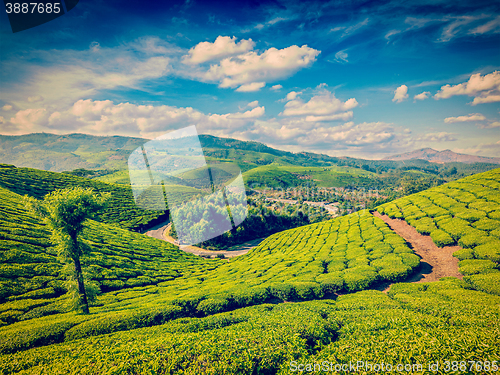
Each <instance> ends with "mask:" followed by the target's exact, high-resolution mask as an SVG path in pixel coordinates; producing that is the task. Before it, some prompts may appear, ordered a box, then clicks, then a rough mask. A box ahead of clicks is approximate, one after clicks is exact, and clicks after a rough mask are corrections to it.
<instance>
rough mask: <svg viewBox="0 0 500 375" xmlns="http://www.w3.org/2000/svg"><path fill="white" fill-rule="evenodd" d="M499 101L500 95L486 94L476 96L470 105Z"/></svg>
mask: <svg viewBox="0 0 500 375" xmlns="http://www.w3.org/2000/svg"><path fill="white" fill-rule="evenodd" d="M495 102H500V95H491V94H490V95H487V96H485V97H477V98H474V100H473V101H472V103H471V104H472V105H476V104H484V103H495Z"/></svg>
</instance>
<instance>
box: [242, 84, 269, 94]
mask: <svg viewBox="0 0 500 375" xmlns="http://www.w3.org/2000/svg"><path fill="white" fill-rule="evenodd" d="M265 85H266V83H265V82H252V83H247V84H245V85H241V86H240V87H238V88H237V89H236V91H238V92H252V91H259V90H260V89H261V88H263V87H264V86H265Z"/></svg>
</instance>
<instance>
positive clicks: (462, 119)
mask: <svg viewBox="0 0 500 375" xmlns="http://www.w3.org/2000/svg"><path fill="white" fill-rule="evenodd" d="M485 120H486V117H484V116H483V115H482V114H480V113H470V114H469V115H468V116H458V117H447V118H445V119H444V122H446V123H447V124H451V123H454V122H470V121H485Z"/></svg>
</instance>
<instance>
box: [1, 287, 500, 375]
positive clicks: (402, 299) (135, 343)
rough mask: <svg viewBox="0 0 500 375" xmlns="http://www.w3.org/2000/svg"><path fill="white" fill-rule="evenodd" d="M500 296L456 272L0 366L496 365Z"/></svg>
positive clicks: (66, 369) (197, 369)
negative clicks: (476, 287)
mask: <svg viewBox="0 0 500 375" xmlns="http://www.w3.org/2000/svg"><path fill="white" fill-rule="evenodd" d="M499 304H500V297H496V296H491V295H488V294H486V293H482V292H477V291H472V290H468V289H467V286H466V285H465V283H463V282H459V281H458V280H456V279H450V280H445V281H440V282H436V283H424V284H398V285H395V286H394V287H393V289H391V292H390V293H389V295H386V294H384V293H382V292H378V291H362V292H357V293H353V294H348V295H344V296H340V297H339V298H338V299H337V300H336V301H333V300H325V301H311V302H302V303H287V304H278V305H274V304H263V305H260V306H253V307H247V308H242V309H238V310H235V311H231V312H225V313H221V314H216V315H212V316H208V317H204V318H194V317H191V318H180V319H175V320H172V321H170V322H167V323H165V324H163V325H161V326H157V327H148V328H141V329H133V330H130V331H127V332H116V333H113V334H109V335H101V336H98V337H85V336H83V337H82V338H81V339H80V340H78V341H69V340H70V339H71V337H70V334H68V335H67V340H68V341H67V342H64V343H61V344H58V345H50V346H44V347H39V348H34V349H31V350H24V351H19V352H17V353H13V354H4V355H0V373H1V374H10V373H19V374H33V373H37V374H47V375H48V374H56V373H58V374H76V373H78V374H96V373H109V374H121V373H132V374H158V373H160V374H164V373H165V374H169V373H183V374H204V373H206V374H259V373H270V374H289V373H294V372H298V371H297V368H298V367H299V366H301V368H302V369H305V365H306V364H309V366H311V367H310V368H311V369H312V368H313V367H312V366H314V365H315V364H316V369H317V368H318V367H317V366H323V367H322V368H323V369H325V368H326V369H327V370H328V372H331V373H342V370H341V369H342V366H343V365H345V364H347V366H349V362H352V363H354V364H356V365H357V364H358V363H359V362H358V361H362V362H363V364H362V366H366V367H358V372H360V373H375V372H374V371H370V367H369V366H370V364H371V365H372V366H373V364H379V365H380V364H381V363H384V364H385V366H386V368H389V367H388V366H389V365H390V366H391V367H392V369H393V371H392V372H385V373H399V372H401V373H415V374H417V373H425V372H424V370H427V368H428V364H430V363H433V364H434V363H436V362H438V363H439V367H440V369H441V371H439V372H434V373H439V374H444V373H446V372H445V366H446V363H445V361H449V362H450V363H449V364H448V366H449V367H450V371H448V372H451V366H452V365H453V366H457V368H458V366H462V368H464V367H463V366H466V367H465V371H462V373H478V374H480V373H495V372H490V370H492V369H493V368H494V367H492V365H494V361H498V360H499V359H500V355H499V353H498V350H497V348H498V347H499V346H500V339H499V338H500V328H499V327H500V326H499V321H500V311H499V309H498V305H499ZM75 318H78V316H76V317H75ZM75 318H74V319H75ZM453 361H456V362H455V363H452V362H453ZM405 364H410V365H413V366H417V367H413V368H411V367H410V370H408V368H407V369H406V370H405V368H404V365H405ZM398 365H400V366H402V367H399V370H400V371H397V369H398V367H397V366H398ZM339 366H340V367H339ZM360 366H361V365H360ZM418 366H422V367H421V368H422V371H419V370H418V369H419V368H420V367H418ZM496 366H497V368H498V362H497V363H496ZM294 369H295V371H294ZM469 369H470V371H469ZM486 369H488V371H486ZM412 370H413V371H412ZM325 371H326V370H325ZM457 371H458V370H457ZM304 372H305V371H304ZM379 372H380V373H382V371H379Z"/></svg>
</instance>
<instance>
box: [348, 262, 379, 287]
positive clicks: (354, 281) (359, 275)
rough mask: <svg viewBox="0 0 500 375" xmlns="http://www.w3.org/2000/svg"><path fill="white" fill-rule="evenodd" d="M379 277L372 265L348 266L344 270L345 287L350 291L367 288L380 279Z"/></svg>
mask: <svg viewBox="0 0 500 375" xmlns="http://www.w3.org/2000/svg"><path fill="white" fill-rule="evenodd" d="M386 276H387V275H386ZM378 277H379V276H378V274H377V272H376V270H375V268H373V267H370V266H360V267H355V268H348V269H347V270H345V271H344V284H345V288H346V290H347V291H349V292H354V291H358V290H362V289H367V288H369V287H370V286H371V285H372V284H373V283H374V282H376V281H377V280H378Z"/></svg>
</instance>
